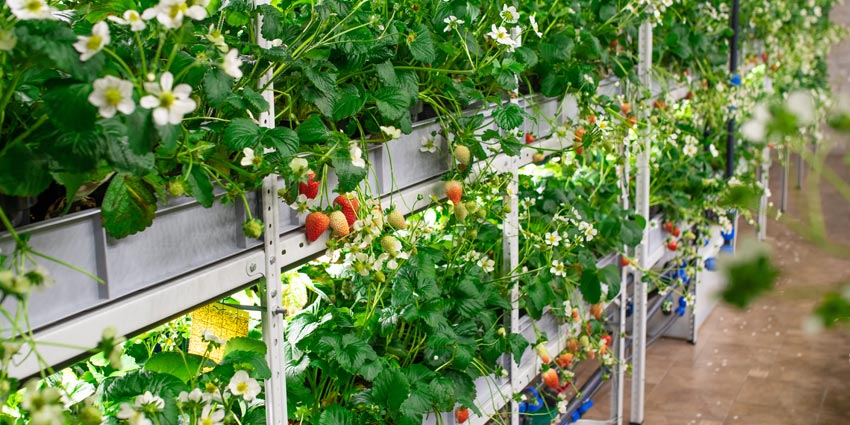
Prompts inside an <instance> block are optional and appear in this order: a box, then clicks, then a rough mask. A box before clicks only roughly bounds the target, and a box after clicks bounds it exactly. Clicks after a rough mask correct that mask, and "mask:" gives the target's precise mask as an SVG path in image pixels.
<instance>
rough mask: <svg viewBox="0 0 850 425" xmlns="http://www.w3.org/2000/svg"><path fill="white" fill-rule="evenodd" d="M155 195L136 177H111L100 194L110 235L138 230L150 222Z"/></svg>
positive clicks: (123, 234)
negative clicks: (102, 196) (102, 195)
mask: <svg viewBox="0 0 850 425" xmlns="http://www.w3.org/2000/svg"><path fill="white" fill-rule="evenodd" d="M155 213H156V197H155V196H154V194H153V192H152V191H151V189H150V187H149V186H148V185H147V184H146V183H145V182H144V181H142V180H141V179H140V178H138V177H134V176H130V175H126V174H119V175H117V176H115V178H114V179H112V182H111V183H110V184H109V188H108V189H107V190H106V195H105V196H104V198H103V206H102V207H101V214H102V215H103V227H104V228H105V229H106V231H107V232H108V233H109V234H110V235H112V237H114V238H117V239H121V238H123V237H126V236H129V235H132V234H134V233H138V232H140V231H142V230H144V229H145V228H146V227H148V226H150V225H151V224H152V223H153V218H154V215H155Z"/></svg>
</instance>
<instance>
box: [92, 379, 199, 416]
mask: <svg viewBox="0 0 850 425" xmlns="http://www.w3.org/2000/svg"><path fill="white" fill-rule="evenodd" d="M187 390H188V388H187V387H186V384H184V383H183V382H182V381H181V380H180V379H178V378H177V377H175V376H172V375H167V374H163V373H157V372H153V371H149V370H136V371H131V372H128V373H127V374H125V375H123V376H118V377H110V378H107V380H106V381H104V383H103V401H104V403H105V404H108V405H112V406H118V405H120V403H122V402H126V403H130V404H131V405H132V404H133V402H134V401H135V399H136V397H137V396H139V395H142V394H144V393H145V392H147V391H150V392H151V394H153V395H156V396H159V397H161V398H162V399H163V400H164V401H165V407H164V408H163V409H162V410H161V411H160V412H158V413H156V414H153V415H151V416H148V418H150V419H153V420H155V421H156V422H157V423H159V424H163V425H177V424H178V420H177V417H178V416H179V414H178V413H179V412H178V410H177V404H176V402H177V396H178V395H179V394H180V392H181V391H187Z"/></svg>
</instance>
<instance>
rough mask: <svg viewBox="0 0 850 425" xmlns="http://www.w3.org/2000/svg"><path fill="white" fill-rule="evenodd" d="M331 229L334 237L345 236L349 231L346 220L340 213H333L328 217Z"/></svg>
mask: <svg viewBox="0 0 850 425" xmlns="http://www.w3.org/2000/svg"><path fill="white" fill-rule="evenodd" d="M329 221H330V226H331V229H333V231H334V236H339V237H342V236H347V235H348V233H349V232H350V231H351V229H349V227H348V219H347V218H346V217H345V214H343V213H342V211H334V212H332V213H331V215H330V217H329Z"/></svg>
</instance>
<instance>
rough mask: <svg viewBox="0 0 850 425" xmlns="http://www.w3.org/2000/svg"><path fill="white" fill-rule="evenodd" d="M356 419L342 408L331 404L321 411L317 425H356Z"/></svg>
mask: <svg viewBox="0 0 850 425" xmlns="http://www.w3.org/2000/svg"><path fill="white" fill-rule="evenodd" d="M356 423H357V417H356V416H355V415H354V413H352V412H351V411H349V410H347V409H345V408H344V407H342V406H340V405H338V404H333V405H330V406H328V407H327V408H325V409H324V410H323V411H322V415H321V416H319V425H356Z"/></svg>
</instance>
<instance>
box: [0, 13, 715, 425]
mask: <svg viewBox="0 0 850 425" xmlns="http://www.w3.org/2000/svg"><path fill="white" fill-rule="evenodd" d="M257 3H266V4H267V3H269V1H268V0H265V1H262V2H261V1H258V2H257ZM257 33H258V34H260V33H261V31H257ZM258 42H259V44H260V45H261V46H262V45H264V43H266V41H265V40H262V39H259V40H258ZM651 67H652V24H651V23H649V22H645V23H644V24H643V25H641V27H640V32H639V75H640V80H641V83H642V85H643V87H644V88H648V89H649V92H650V93H653V91H652V90H653V86H654V83H653V81H652V78H651ZM267 78H270V76H267ZM600 90H601V91H603V92H606V91H607V93H609V94H615V93H617V92H618V90H620V89H619V87H618V84H617V80H616V79H609V80H606V81H604V82H603V83H602V84H601V85H600ZM684 90H685V91H686V90H687V89H684ZM263 95H264V96H267V100H269V104H270V105H273V104H274V102H272V101H271V100H272V99H271V95H272V87H271V86H270V87H269V88H268V89H267V90H266V91H265V92H264V93H263ZM680 97H681V96H680ZM515 102H517V103H518V104H519V105H520V106H521V107H522V108H524V109H525V111H526V112H527V113H528V114H529V115H530V116H532V117H534V119H532V120H526V123H525V124H524V127H523V130H524V131H525V132H530V133H534V134H536V135H540V136H543V135H548V134H551V132H552V123H550V122H549V121H548V120H547V118H549V117H557V119H556V120H555V123H564V122H566V121H567V120H574V119H575V118H577V115H578V110H577V107H576V102H575V99H572V98H570V97H569V96H568V97H566V98H565V99H564V100H563V101H560V102H559V101H558V100H556V99H548V98H542V97H534V98H527V99H524V98H519V99H516V100H515ZM648 108H649V107H648V106H647V107H646V108H645V109H646V110H648ZM489 110H490V111H492V108H489ZM643 112H646V111H645V110H644V111H643ZM486 114H487V112H486V108H485V115H486ZM273 116H274V113H273V111H268V112H266V113H264V114H262V115H261V116H260V117H259V121H260V124H261V125H262V126H264V127H268V128H271V127H273V126H274V122H273V119H272V117H273ZM437 129H439V123H438V122H437V120H435V119H432V120H427V121H423V122H419V123H417V124H416V125H414V130H413V132H412V133H411V134H410V135H407V136H403V137H402V138H401V139H399V140H394V141H391V142H388V143H387V144H386V145H384V146H380V147H376V148H372V149H370V150H369V151H368V161H369V163H370V164H371V165H372V166H373V168H374V171H375V172H374V175H371V176H370V178H369V181H367V182H365V183H364V184H363V190H364V191H367V192H370V193H373V194H375V195H377V196H380V199H381V204H382V205H384V206H390V205H393V206H394V207H395V208H396V209H399V210H400V211H401V212H402V213H405V214H409V213H413V212H416V211H418V210H421V209H423V208H425V207H426V206H427V201H426V202H424V203H423V202H422V201H420V200H421V199H426V200H427V199H429V198H430V197H431V196H437V197H439V196H442V193H441V192H442V181H441V176H442V175H443V174H444V173H445V172H446V171H448V169H449V164H450V156H449V155H448V149H447V145H446V143H445V141H444V142H443V146H442V150H441V151H442V153H441V154H434V155H424V154H421V153H420V152H419V151H418V147H419V144H418V140H419V137H420V136H422V135H427V134H430V133H431V132H432V131H434V130H437ZM493 129H495V128H493ZM570 144H571V142H563V141H561V140H560V139H559V138H557V137H539V140H538V141H537V142H535V143H534V144H532V145H529V146H526V147H524V148H523V149H522V150H521V153H520V155H519V156H517V157H508V156H506V155H504V154H500V155H494V156H492V157H490V158H489V159H488V160H486V161H483V162H479V163H476V164H475V165H474V167H475V168H473V174H475V173H476V172H479V171H482V170H483V169H484V168H485V167H489V168H491V169H493V170H496V171H498V172H502V173H511V174H512V175H513V176H514V178H513V181H512V182H511V187H513V188H514V190H513V192H512V193H514V195H511V196H509V197H508V199H506V200H507V201H508V202H509V203H510V205H511V207H512V208H511V211H512V213H511V214H510V215H509V216H508V217H507V219H506V223H505V226H503V228H504V235H503V236H504V252H505V253H506V255H505V256H504V261H505V264H504V266H505V269H513V268H514V267H515V266H516V264H517V260H518V255H519V253H518V249H517V246H518V238H519V236H518V228H519V224H518V221H517V211H518V208H517V196H516V193H517V191H516V187H517V179H518V177H517V174H518V170H519V168H520V167H522V166H524V165H527V164H529V163H531V158H532V155H533V154H534V153H535V152H536V151H537V149H538V148H543V149H565V148H568V147H569V145H570ZM641 144H642V146H641V149H640V152H639V153H638V155H637V167H636V170H635V171H636V180H637V191H636V193H637V196H636V199H635V202H634V205H635V206H636V211H637V213H638V214H640V215H642V216H644V217H648V216H649V179H650V168H649V148H650V145H649V138H648V137H643V138H641ZM393 168H395V169H397V170H405V171H406V173H404V174H402V175H393V173H392V170H393ZM622 173H623V174H622V175H623V178H622V181H623V182H628V180H629V178H628V177H629V173H630V170H628V168H626V169H624V170H622ZM334 182H335V177H334V176H333V175H330V176H328V184H329V186H330V187H333V185H334ZM279 184H280V181H279V179H278V178H277V177H269V178H267V179H266V180H265V181H264V182H263V188H262V190H261V191H260V192H259V193H255V194H253V196H251V197H249V201H250V205H251V209H252V213H253V215H255V216H262V217H263V221H264V223H265V226H266V227H265V229H264V238H263V241H258V240H249V239H246V238H245V237H244V236H242V230H241V223H242V222H243V221H244V218H245V217H246V216H247V214H246V211H244V209H243V208H242V207H241V206H224V205H220V204H219V205H216V206H214V207H213V208H210V209H205V208H203V207H201V206H199V205H198V204H197V203H196V202H194V201H190V200H185V199H184V200H178V201H172V202H173V204H172V205H167V206H163V207H162V208H161V209H160V210H159V213H158V217H157V219H156V220H155V221H154V224H153V226H152V227H151V228H149V229H147V230H145V231H144V232H142V233H140V234H138V235H134V236H131V237H128V238H126V239H123V240H114V239H112V238H110V237H108V236H107V235H106V234H105V232H104V230H103V228H102V226H101V218H100V212H99V210H90V211H85V212H82V213H77V214H72V215H70V216H67V217H65V218H62V219H57V220H50V221H46V222H43V223H39V224H35V225H31V226H26V227H24V228H21V229H20V231H21V232H23V233H29V234H30V235H31V239H30V242H31V244H32V246H33V247H34V248H35V249H38V250H41V251H43V252H45V253H47V254H49V255H51V256H53V257H56V258H62V259H63V260H67V261H69V262H70V263H73V264H76V265H79V266H81V267H82V268H84V269H88V270H93V271H95V272H96V273H95V274H96V275H97V276H98V277H100V278H101V279H103V280H104V281H105V282H106V283H105V284H104V285H96V284H95V282H94V281H92V280H91V279H89V278H86V277H85V276H83V275H81V274H78V273H76V272H73V271H70V270H67V269H64V268H62V267H61V266H57V265H55V264H45V266H46V267H47V268H48V270H49V271H50V273H51V274H52V275H53V276H55V277H56V280H57V282H59V283H58V284H57V287H56V288H53V289H52V290H51V291H53V292H51V294H50V296H49V297H48V296H47V295H46V294H36V295H34V296H33V298H32V301H31V306H32V307H31V309H32V311H33V312H35V314H34V315H33V326H34V334H35V337H36V339H37V340H38V341H43V342H49V343H50V344H49V345H43V346H42V347H41V348H40V349H39V352H40V355H41V359H42V361H43V362H44V363H46V364H50V365H53V366H57V367H58V366H63V365H67V364H69V363H70V362H73V361H75V360H77V359H79V358H81V357H83V356H85V355H86V351H85V350H82V349H78V348H70V347H73V346H77V347H94V346H96V345H97V342H98V341H99V339H100V336H101V333H102V331H103V328H104V327H105V326H114V327H115V328H116V329H117V331H118V333H119V334H122V335H134V334H138V333H140V332H143V331H144V330H146V329H150V328H152V327H154V326H156V325H158V324H161V323H163V322H166V321H168V320H170V319H173V318H175V317H177V316H180V315H182V314H185V313H186V312H188V311H190V310H192V309H194V308H196V307H198V306H201V305H203V304H206V303H208V302H211V301H214V300H217V299H221V298H223V297H224V296H226V295H228V294H231V293H233V292H236V291H238V290H240V289H244V288H247V287H250V286H253V285H256V284H258V283H261V284H262V285H261V289H262V291H261V292H262V294H263V300H264V302H265V311H264V313H263V326H264V328H263V331H264V332H263V333H264V337H265V338H266V342H267V344H268V346H269V348H270V349H269V358H268V360H269V364H270V369H271V371H272V378H271V379H269V380H267V382H266V394H267V397H268V399H269V400H274V401H273V402H270V403H268V404H267V412H268V413H267V414H268V418H267V422H268V423H270V424H282V425H286V424H288V418H287V412H286V403H285V402H283V400H285V399H286V382H285V378H284V373H283V371H284V370H285V361H286V359H284V358H283V350H282V349H275V347H280V345H281V339H282V338H283V318H282V314H281V313H282V311H281V309H280V308H278V306H280V305H281V300H280V297H281V294H280V289H279V285H278V282H280V273H281V270H286V269H291V268H294V267H297V266H299V265H301V264H304V263H305V262H307V261H310V260H311V259H313V258H316V257H317V256H319V255H320V254H321V253H323V252H324V250H325V242H326V241H327V235H325V236H323V237H321V238H320V239H319V240H317V241H315V242H312V243H311V242H308V241H307V240H306V237H305V236H304V233H303V229H302V221H301V220H302V219H301V218H299V217H298V216H296V215H295V214H294V213H292V212H290V210H289V208H288V206H286V205H283V204H281V202H280V201H279V200H278V197H277V187H278V185H279ZM623 192H624V196H623V197H622V202H623V204H624V206H625V207H628V206H629V204H630V202H629V201H630V200H629V199H628V187H627V186H624V187H623ZM211 229H215V230H211ZM11 244H12V242H11V241H10V239H9V237H8V235H4V234H0V249H3V250H8V249H9V248H10V247H11V246H12V245H11ZM706 255H710V253H708V252H707V253H706ZM636 256H637V260H638V262H639V265H640V268H641V269H648V268H651V267H653V266H654V265H656V264H659V263H660V262H662V261H663V259H664V257H665V249H664V235H663V233H661V226H660V218H658V217H656V218H654V219H653V220H648V221H647V226H646V228H645V229H644V233H643V241H642V242H641V244H640V245H639V246H638V248H637V250H636ZM617 259H618V257H617V256H616V255H614V254H612V255H609V256H606V257H604V258H602V259H600V260H599V263H598V266H599V267H604V266H606V265H609V264H613V263H615V262H616V261H617ZM641 277H642V276H641V274H640V273H639V272H638V271H636V270H630V269H626V270H623V271H622V273H621V278H622V285H621V288H622V289H621V293H620V294H619V295H618V296H617V297H616V298H615V301H614V302H613V303H612V305H611V306H609V310H608V311H609V314H611V315H612V316H613V317H616V318H618V319H617V320H615V324H616V326H617V327H618V330H619V331H618V332H616V338H615V343H614V350H615V352H616V353H617V356H618V360H619V363H618V366H617V367H616V370H615V371H613V373H612V376H613V379H612V383H613V385H614V390H613V391H612V403H611V405H612V411H611V418H610V419H609V420H607V421H603V422H600V421H587V420H581V421H579V423H580V424H587V425H589V424H600V423H605V424H618V425H619V424H622V423H623V420H624V418H623V399H624V394H623V393H624V388H623V382H624V376H625V375H624V371H625V367H626V364H627V363H626V352H627V350H626V348H627V345H628V343H627V341H626V339H625V338H624V335H625V334H626V308H627V305H628V303H629V302H628V299H629V293H628V288H629V287H630V285H629V282H633V284H632V285H631V287H633V290H634V294H633V298H632V300H633V303H634V315H633V320H632V321H633V332H632V334H633V339H632V341H631V347H630V350H631V353H632V369H633V381H632V399H631V403H632V404H631V406H632V409H631V411H632V416H631V418H630V419H631V422H632V423H642V422H643V404H644V380H645V349H646V342H647V323H646V319H647V288H646V284H644V283H642V280H641ZM265 282H270V284H269V285H264V284H263V283H265ZM57 294H58V296H59V297H62V299H63V300H65V303H63V304H62V305H60V306H59V307H58V308H56V306H57V304H56V302H55V300H54V299H55V297H57ZM514 295H515V296H513V297H512V299H514V300H516V299H517V298H518V289H516V287H515V289H514ZM7 307H8V306H7ZM697 318H698V319H697V321H698V320H699V314H697ZM510 325H511V330H512V332H516V333H521V334H524V335H528V336H527V338H528V339H530V338H534V336H533V330H532V323H531V319H530V318H529V317H527V316H526V317H520V314H519V311H518V309H517V306H516V305H515V306H514V309H513V311H512V312H511V320H510ZM536 326H537V327H538V328H540V329H541V330H542V331H543V332H546V333H547V334H549V335H551V336H556V335H558V336H559V337H558V338H555V337H550V341H549V343H548V345H549V346H548V349H549V351H550V352H560V351H562V350H563V349H564V348H565V346H566V337H564V335H565V330H566V326H564V325H560V324H559V323H558V321H557V320H556V319H555V318H554V316H552V315H546V316H545V317H544V318H543V319H542V320H540V321H538V322H537V323H536ZM689 326H690V329H692V330H693V329H694V326H695V325H694V324H693V322H691V323H690V324H689ZM505 362H506V363H510V365H511V366H510V375H509V377H508V378H502V377H495V376H489V377H483V378H480V379H479V380H478V381H476V387H477V389H478V390H479V395H478V399H477V402H478V404H479V406H480V407H481V408H482V411H483V413H484V415H482V416H477V415H474V414H473V415H472V416H471V417H470V419H469V423H470V424H472V425H483V424H484V423H486V422H487V421H488V419H489V417H490V415H493V414H496V413H497V412H500V411H503V409H505V407H506V406H507V405H508V404H509V403H510V402H511V400H512V396H513V394H516V393H518V392H519V391H521V390H522V389H523V388H525V387H527V386H528V385H529V384H530V383H531V382H532V381H533V380H534V378H535V377H536V376H537V373H538V371H539V369H540V364H539V362H540V360H539V359H538V358H537V356H536V355H535V353H534V350H533V349H532V348H529V349H528V350H526V352H525V353H524V354H523V356H522V357H521V361H520V362H519V364H517V363H515V362H513V361H512V360H511V359H508V358H506V359H505ZM39 370H40V363H39V361H38V360H37V359H36V358H35V356H32V355H30V356H28V357H27V358H26V359H25V360H24V361H23V362H22V363H21V364H19V365H18V366H16V367H14V368H13V374H14V375H15V376H17V377H27V376H32V375H35V374H37V373H38V371H39ZM594 379H597V378H594ZM585 384H587V385H590V384H593V385H599V383H598V382H587V383H585ZM583 400H586V396H583V397H581V398H576V399H575V400H573V403H572V404H571V406H574V405H575V404H576V403H581V402H582V401H583ZM510 412H511V413H512V414H511V415H510V417H511V424H513V425H516V424H518V422H519V415H518V409H517V404H516V403H511V406H510ZM437 422H438V419H437V418H436V417H433V416H431V417H428V418H426V421H425V423H437ZM439 422H440V423H443V424H447V425H452V424H454V423H455V422H454V417H453V415H451V414H450V413H446V414H443V415H442V417H441V418H440V419H439Z"/></svg>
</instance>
